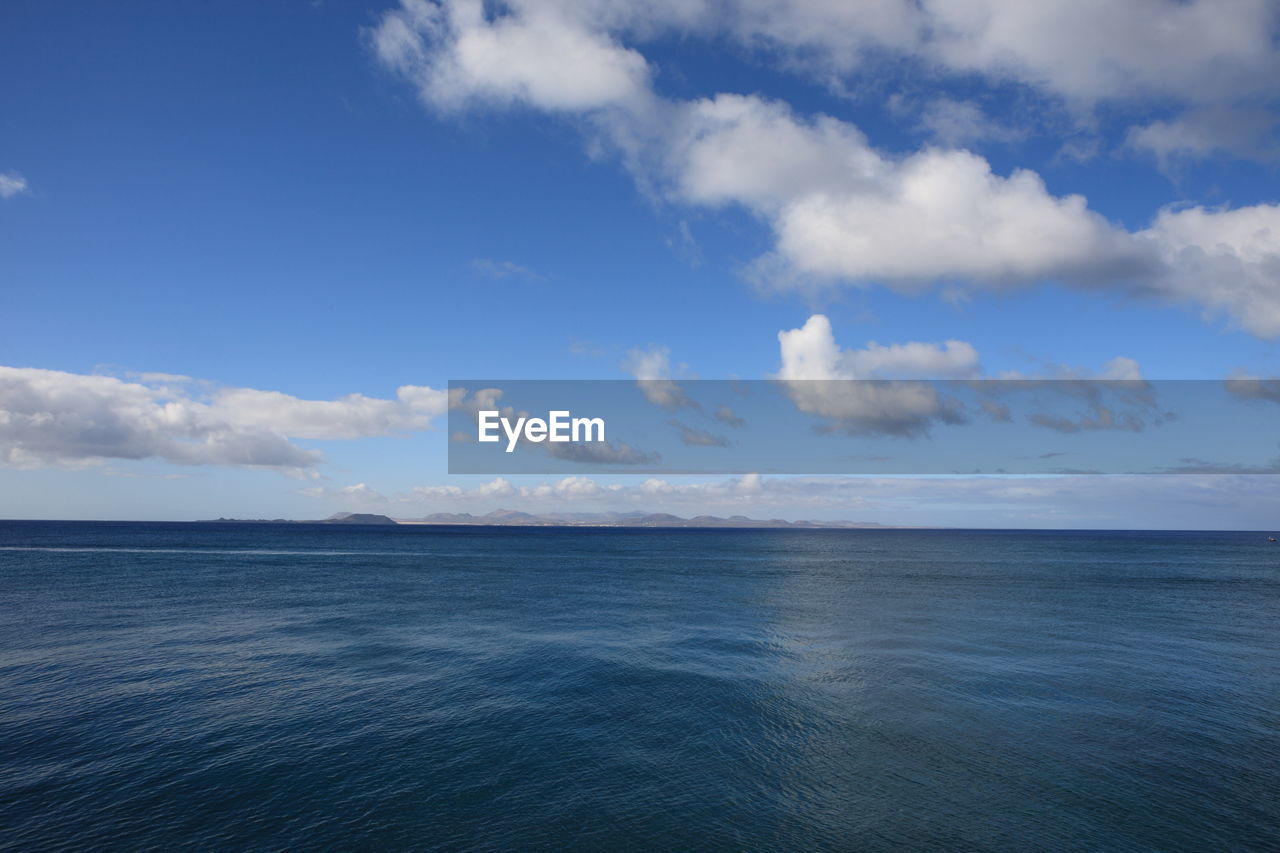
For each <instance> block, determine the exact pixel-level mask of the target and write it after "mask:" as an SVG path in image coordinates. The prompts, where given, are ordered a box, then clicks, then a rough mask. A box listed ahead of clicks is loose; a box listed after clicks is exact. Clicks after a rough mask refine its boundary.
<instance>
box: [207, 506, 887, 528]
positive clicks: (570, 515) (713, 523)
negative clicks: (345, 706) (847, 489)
mask: <svg viewBox="0 0 1280 853" xmlns="http://www.w3.org/2000/svg"><path fill="white" fill-rule="evenodd" d="M205 523H208V524H218V523H238V524H380V525H386V524H411V525H472V526H477V527H729V528H752V527H759V528H788V529H837V530H863V529H875V528H882V529H890V528H891V525H885V524H877V523H875V522H873V521H787V520H785V519H782V518H770V519H758V518H748V517H747V516H745V515H731V516H729V517H728V518H723V517H721V516H718V515H697V516H694V517H693V518H682V517H681V516H678V515H671V514H670V513H665V512H557V513H546V514H541V515H535V514H533V513H528V512H519V511H517V510H509V509H496V510H494V511H493V512H489V513H485V514H484V515H472V514H471V513H469V512H437V513H435V514H433V515H427V516H423V517H422V518H400V519H396V518H391V517H390V516H386V515H376V514H374V513H367V512H339V513H336V514H334V515H331V516H329V517H328V518H322V519H315V520H294V519H287V518H214V519H207V520H205Z"/></svg>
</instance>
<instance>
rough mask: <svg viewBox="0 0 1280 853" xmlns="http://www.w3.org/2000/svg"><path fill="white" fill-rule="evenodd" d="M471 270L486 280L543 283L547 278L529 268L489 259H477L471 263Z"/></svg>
mask: <svg viewBox="0 0 1280 853" xmlns="http://www.w3.org/2000/svg"><path fill="white" fill-rule="evenodd" d="M471 268H472V269H473V270H475V271H476V272H478V273H479V274H480V275H482V276H485V277H486V278H492V279H496V280H501V279H504V278H523V279H528V280H529V281H541V280H542V279H543V278H545V276H543V275H541V274H539V273H537V272H534V271H533V270H531V269H529V268H528V267H523V266H520V265H519V264H515V263H512V262H511V261H495V260H491V259H489V258H476V259H475V260H474V261H472V262H471Z"/></svg>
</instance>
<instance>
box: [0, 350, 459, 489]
mask: <svg viewBox="0 0 1280 853" xmlns="http://www.w3.org/2000/svg"><path fill="white" fill-rule="evenodd" d="M148 376H149V377H150V378H148V379H138V380H137V381H126V380H123V379H119V378H116V377H113V376H98V375H84V374H76V373H65V372H62V371H57V370H40V369H34V368H14V367H0V462H3V463H7V464H9V465H16V466H24V467H42V466H49V465H78V464H96V463H98V462H100V461H102V460H105V459H149V458H158V459H163V460H165V461H168V462H173V463H178V464H184V465H205V464H209V465H231V466H245V467H264V468H277V469H281V470H284V471H287V472H295V473H296V472H301V471H304V470H306V469H310V468H313V467H314V466H315V465H316V464H318V463H319V462H320V461H321V460H322V458H323V455H322V454H321V453H320V451H318V450H312V449H307V448H303V447H299V446H298V445H296V444H294V443H293V442H292V440H291V439H340V438H358V437H363V436H370V435H387V434H390V433H395V432H402V431H412V430H422V429H427V428H429V427H430V426H431V419H432V418H434V417H436V416H437V415H439V414H442V413H443V412H444V410H445V405H446V395H445V393H444V392H441V391H435V390H433V389H431V388H426V387H421V386H411V385H406V386H403V387H401V388H400V389H399V390H398V392H397V397H396V399H395V400H383V399H377V398H371V397H365V396H363V395H360V394H352V395H348V396H347V397H343V398H341V399H339V400H303V399H299V398H297V397H291V396H289V395H287V394H282V393H280V392H275V391H260V390H256V389H251V388H222V389H214V390H212V391H210V390H208V389H207V388H205V387H204V385H203V383H196V382H193V381H190V380H186V378H185V377H175V376H170V375H168V374H149V375H148Z"/></svg>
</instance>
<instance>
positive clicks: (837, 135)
mask: <svg viewBox="0 0 1280 853" xmlns="http://www.w3.org/2000/svg"><path fill="white" fill-rule="evenodd" d="M1032 7H1034V8H1032ZM1276 24H1277V19H1276V10H1275V8H1274V5H1273V4H1270V3H1264V2H1251V1H1250V0H1238V2H1216V3H1208V2H1193V3H1175V2H1172V0H1168V1H1167V2H1166V0H1141V1H1140V2H1135V3H1132V4H1124V5H1123V7H1113V4H1080V3H1065V2H1062V3H1059V2H1046V3H1043V4H1019V3H1010V2H999V0H982V2H969V3H960V2H936V3H932V4H925V5H924V6H922V7H918V6H916V5H915V4H909V3H901V4H900V3H897V2H891V0H885V2H878V3H866V4H835V3H832V4H823V3H805V4H786V3H775V4H764V3H754V2H746V0H743V2H726V3H720V4H704V3H701V2H698V0H687V2H681V1H678V0H669V2H660V3H655V4H646V5H645V6H644V7H643V11H641V7H640V6H638V5H636V4H628V3H621V2H614V1H613V0H591V2H582V3H574V4H568V3H559V2H554V0H544V2H536V3H535V2H521V3H512V4H510V5H503V4H491V5H490V6H489V7H487V8H481V7H479V6H473V5H471V4H468V3H461V2H458V3H447V4H445V5H444V6H439V5H436V4H433V3H429V2H420V3H419V2H411V3H407V4H405V5H403V6H400V5H396V4H395V3H390V2H389V3H381V4H371V5H370V4H356V3H337V2H321V3H303V2H296V3H294V2H285V3H279V4H271V5H270V6H269V7H266V8H264V7H263V6H262V5H261V4H250V3H238V4H219V5H217V6H196V5H191V4H172V3H154V4H145V3H138V4H131V5H130V7H129V11H128V13H127V14H126V13H123V12H121V11H119V10H115V11H112V10H110V9H108V8H106V7H103V6H102V5H101V4H88V3H80V4H76V3H67V4H62V3H27V2H14V3H9V4H6V9H5V11H4V12H3V13H0V75H2V79H3V80H5V81H6V84H5V85H4V86H3V87H2V88H0V128H3V133H0V176H3V179H0V324H2V326H0V331H2V333H0V365H5V366H8V367H9V368H12V370H11V371H10V372H8V373H7V374H5V378H4V380H3V382H0V413H4V414H5V417H4V418H3V419H0V424H2V425H0V460H3V461H5V462H6V463H7V464H6V465H5V467H3V468H0V516H5V517H88V518H112V517H114V518H157V517H163V518H198V517H206V516H217V515H230V514H234V515H255V516H256V515H267V516H287V517H313V516H323V515H327V514H328V513H330V512H333V511H336V510H354V509H361V510H376V511H386V512H388V513H389V514H392V515H398V516H404V517H408V516H412V515H418V514H422V513H425V512H430V511H438V510H450V511H453V510H465V511H481V512H482V511H486V510H488V509H493V508H496V507H497V506H517V505H518V506H519V507H520V508H534V509H544V510H548V511H551V510H552V509H563V508H572V509H585V510H590V509H616V508H619V507H620V506H622V505H624V504H625V505H626V508H641V509H671V510H672V511H680V512H684V511H685V510H689V509H696V510H697V511H702V510H704V509H705V510H707V511H727V510H732V511H740V512H744V513H745V514H748V515H767V516H774V515H785V516H788V517H801V516H810V517H841V518H870V519H873V520H879V521H886V522H893V523H988V522H990V523H995V524H1018V523H1020V522H1022V521H1025V520H1026V519H1031V518H1032V517H1033V516H1035V517H1036V518H1039V519H1040V521H1036V522H1035V523H1032V526H1038V525H1039V524H1040V523H1041V522H1043V523H1054V524H1058V523H1061V524H1064V525H1067V526H1072V525H1086V526H1089V525H1104V526H1115V525H1119V526H1124V525H1125V524H1130V523H1132V524H1135V525H1141V526H1163V525H1164V524H1166V523H1167V524H1169V525H1172V526H1177V525H1180V524H1184V523H1187V520H1189V519H1190V520H1194V519H1203V518H1206V517H1207V516H1206V512H1209V511H1208V510H1206V509H1205V504H1204V503H1203V501H1205V500H1207V498H1206V495H1207V494H1211V495H1212V501H1211V503H1212V505H1213V507H1215V508H1214V509H1213V510H1212V513H1216V515H1213V516H1212V518H1211V519H1210V522H1211V526H1236V525H1235V524H1233V520H1235V519H1238V518H1242V517H1247V525H1246V526H1266V524H1265V521H1266V517H1267V514H1269V513H1271V511H1272V510H1273V509H1274V507H1275V502H1276V500H1277V499H1278V498H1280V489H1276V491H1277V492H1278V494H1277V495H1276V496H1274V497H1272V496H1271V492H1272V490H1273V489H1275V487H1273V486H1271V484H1270V479H1269V478H1266V477H1262V478H1256V481H1254V480H1251V481H1249V484H1248V486H1247V487H1246V486H1242V485H1239V484H1237V485H1235V486H1232V485H1230V483H1228V480H1229V479H1231V478H1222V477H1219V478H1216V479H1214V478H1208V479H1206V478H1198V479H1197V478H1157V479H1158V482H1154V481H1151V480H1149V479H1148V480H1140V481H1139V482H1137V483H1133V484H1129V483H1127V482H1126V483H1124V484H1117V482H1116V481H1115V480H1112V479H1108V478H1094V479H1093V480H1088V479H1082V480H1080V481H1073V482H1072V483H1071V484H1070V485H1069V486H1065V487H1064V486H1063V485H1061V484H1060V483H1057V482H1050V481H1044V482H1043V483H1042V486H1043V490H1044V495H1043V496H1042V497H1037V498H1036V500H1037V501H1038V502H1037V503H1036V504H1035V506H1034V507H1031V508H1029V507H1028V505H1027V504H1026V502H1025V500H1022V499H1019V498H1017V497H1013V498H1010V497H1007V496H1003V495H997V496H995V497H991V494H992V492H993V490H998V489H1002V488H1007V484H1004V485H1000V484H997V485H991V484H989V483H982V482H976V481H975V482H974V483H970V484H969V485H968V486H965V485H963V484H959V485H957V484H956V483H948V484H946V485H945V486H937V485H936V484H935V483H933V482H932V481H926V480H920V481H914V485H912V486H910V487H909V488H908V487H903V486H898V485H895V486H893V488H895V489H899V492H895V493H894V496H893V497H892V499H890V498H884V497H875V495H878V494H879V495H883V490H879V491H878V490H877V488H876V486H875V484H872V483H868V482H864V483H862V484H860V486H859V484H858V483H853V484H849V483H844V482H841V483H826V484H821V483H820V484H811V485H810V487H809V491H807V492H802V491H801V490H800V489H799V487H798V486H796V485H794V484H792V485H787V486H786V487H785V488H783V487H782V486H781V485H780V486H779V487H778V488H777V491H776V493H770V492H769V488H770V487H768V486H766V487H765V488H764V489H763V491H761V492H759V493H756V492H751V490H750V489H749V488H745V487H744V488H741V489H739V491H738V492H734V491H733V489H732V488H731V487H726V486H724V484H723V483H711V482H704V481H699V480H687V481H685V480H681V479H679V478H673V479H671V480H670V481H669V483H668V485H675V484H678V485H681V486H685V487H689V488H687V489H686V490H685V492H683V493H681V494H676V493H675V492H672V491H666V492H664V491H663V490H662V489H661V488H660V487H657V486H655V487H652V488H650V489H649V490H648V491H642V490H641V485H642V484H643V483H644V482H645V479H646V478H644V477H632V478H627V477H612V478H607V482H606V481H605V480H600V481H599V482H596V481H594V480H593V481H591V482H592V483H593V484H594V486H596V487H597V488H596V489H594V490H593V488H592V487H591V486H588V485H585V484H583V483H576V482H575V483H571V484H569V485H567V486H563V487H561V486H559V483H558V481H556V480H545V479H538V478H515V479H512V480H510V481H508V482H507V486H506V487H505V488H504V487H502V486H492V484H491V482H490V478H478V477H475V478H463V477H459V478H450V477H449V476H448V474H447V473H446V462H445V454H446V441H445V430H444V427H443V418H442V417H441V415H442V410H441V409H440V405H441V404H440V401H439V400H438V399H437V398H434V397H432V396H431V394H430V393H429V392H428V389H429V391H430V392H440V391H441V389H443V388H445V386H446V384H447V382H448V380H449V379H451V378H461V377H494V378H504V377H505V378H513V379H514V378H555V379H573V378H580V379H595V378H600V379H604V378H608V379H617V378H626V377H628V376H630V375H631V372H629V371H634V368H635V366H636V365H637V364H639V363H642V362H643V363H645V364H648V365H649V366H650V368H651V369H653V370H656V371H658V372H659V373H662V374H664V375H670V376H675V377H677V378H680V377H702V378H729V377H744V378H761V377H765V376H769V375H772V374H774V373H775V372H777V371H778V370H779V369H780V367H781V366H782V362H783V353H782V351H781V349H780V342H779V337H778V336H779V333H780V332H785V331H788V330H797V329H813V328H816V327H813V326H809V325H807V324H808V323H809V320H810V318H811V317H813V316H814V315H822V316H824V317H826V318H827V319H828V320H829V330H830V331H829V336H828V338H825V339H822V340H818V339H817V338H814V339H813V340H807V341H805V342H803V343H812V344H814V345H821V346H828V345H834V346H835V347H836V350H835V351H836V352H837V355H836V356H835V357H834V360H833V361H832V362H831V364H832V365H833V367H832V369H833V370H834V371H836V375H838V376H840V377H842V378H850V377H852V375H853V374H852V373H850V371H856V370H857V369H858V367H857V366H858V365H864V366H865V365H866V364H867V363H868V360H867V357H866V356H859V355H857V353H858V352H860V351H864V350H867V348H868V345H869V344H870V343H871V342H877V343H879V344H881V345H883V346H886V347H892V346H894V345H898V346H900V347H903V348H902V349H899V350H893V351H892V352H890V353H888V354H887V355H885V354H884V353H882V355H885V357H886V358H888V362H886V363H885V364H883V365H881V366H882V368H883V370H884V371H886V372H893V370H894V369H895V368H897V369H901V370H902V371H905V372H912V371H913V370H914V369H915V367H917V366H918V365H915V364H914V363H912V362H911V358H912V356H911V353H913V352H914V353H916V354H917V355H918V354H919V353H920V352H922V351H924V350H922V349H920V348H916V349H915V350H908V349H906V348H905V345H908V344H911V343H916V344H923V345H927V347H933V348H934V349H938V348H940V347H941V346H942V345H943V342H945V341H961V342H964V343H965V344H966V345H968V346H969V347H971V349H972V351H973V352H974V353H976V362H975V365H976V366H975V367H974V368H973V369H974V370H976V371H978V372H977V373H975V375H983V376H1001V375H1006V374H1008V373H1010V372H1016V373H1018V374H1020V375H1025V374H1033V375H1039V376H1052V375H1066V374H1069V375H1081V376H1083V375H1105V373H1106V371H1107V370H1108V369H1109V368H1108V364H1111V363H1112V360H1113V359H1116V358H1117V357H1121V358H1124V359H1131V360H1132V361H1133V362H1135V363H1136V369H1137V370H1139V371H1140V373H1141V375H1142V376H1143V377H1146V378H1170V379H1190V378H1200V379H1220V378H1224V377H1227V376H1231V375H1237V374H1241V373H1247V374H1250V375H1255V376H1273V375H1277V374H1280V357H1278V354H1277V351H1276V346H1275V339H1276V337H1277V335H1280V212H1278V209H1277V208H1276V206H1275V203H1276V201H1277V196H1278V195H1280V192H1278V191H1277V179H1276V171H1275V168H1276V159H1275V158H1276V153H1277V139H1276V115H1277V114H1276V112H1275V108H1276V106H1277V94H1278V92H1277V87H1276V83H1275V81H1276V80H1278V79H1280V75H1278V74H1277V71H1278V70H1280V51H1277V49H1276V47H1275V38H1274V36H1275V34H1276ZM1077 196H1078V197H1079V198H1075V197H1077ZM813 334H814V335H816V336H818V337H821V335H820V333H819V332H813ZM823 334H825V332H824V333H823ZM895 359H896V360H895ZM1127 363H1128V362H1126V364H1127ZM841 371H843V372H841ZM155 374H167V375H168V376H169V378H161V377H158V376H156V375H155ZM177 377H185V378H182V379H179V378H177ZM815 378H817V377H815ZM406 386H408V387H410V388H412V389H419V390H417V391H411V392H407V393H405V394H400V395H399V396H398V389H401V388H403V387H406ZM237 389H241V390H243V389H250V390H251V391H252V392H254V393H247V394H246V393H235V392H236V391H237ZM268 394H271V395H274V396H263V395H268ZM350 395H360V396H359V397H358V398H352V397H350ZM333 401H345V402H339V403H336V404H334V403H333ZM321 404H329V405H321ZM166 407H167V408H166ZM744 473H747V472H744ZM1235 479H1236V480H1239V479H1240V478H1235ZM608 485H616V486H620V488H617V489H612V490H610V489H607V488H604V487H605V486H608ZM544 487H545V488H544ZM860 487H861V489H862V490H861V491H859V488H860ZM540 488H542V489H543V491H542V492H541V493H540V492H539V491H538V490H539V489H540ZM557 488H558V491H557ZM965 488H969V489H972V490H974V491H973V492H963V490H964V489H965ZM726 489H727V491H726ZM904 489H906V491H903V490H904ZM930 489H932V491H930ZM548 490H549V491H548ZM1133 490H1138V491H1137V492H1134V491H1133ZM1206 490H1207V491H1206ZM459 493H460V494H459ZM962 493H963V494H964V495H965V496H964V497H957V495H960V494H962ZM974 493H981V494H982V495H984V496H985V497H983V500H984V501H988V503H982V504H981V505H980V508H981V510H982V512H981V513H979V515H981V518H977V519H975V515H974V512H975V510H974V509H973V508H974V506H975V502H974V499H973V498H972V494H974ZM1136 493H1141V494H1147V495H1150V498H1151V500H1154V501H1156V503H1155V504H1154V505H1153V506H1151V507H1144V509H1143V510H1142V511H1141V513H1137V512H1136V511H1135V510H1134V509H1132V505H1133V503H1134V498H1133V495H1134V494H1136ZM1231 494H1242V495H1243V494H1248V495H1249V498H1248V502H1247V504H1248V505H1247V507H1246V506H1243V505H1242V506H1233V505H1232V502H1231V501H1230V500H1229V499H1228V497H1224V496H1230V495H1231ZM877 501H879V502H877ZM1000 501H1004V503H1000ZM1020 501H1021V502H1020ZM1197 501H1200V503H1197ZM1126 507H1129V508H1128V509H1126ZM1020 512H1021V513H1022V514H1021V515H1019V513H1020ZM982 513H985V515H982ZM690 514H691V513H690ZM1037 514H1039V515H1037ZM1108 521H1110V522H1112V523H1111V524H1107V523H1106V522H1108ZM1027 523H1031V522H1027Z"/></svg>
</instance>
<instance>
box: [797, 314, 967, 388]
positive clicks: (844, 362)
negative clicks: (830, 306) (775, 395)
mask: <svg viewBox="0 0 1280 853" xmlns="http://www.w3.org/2000/svg"><path fill="white" fill-rule="evenodd" d="M778 343H779V345H780V349H781V355H782V368H781V369H780V370H779V371H778V378H780V379H967V378H972V377H976V376H978V375H979V374H980V373H981V365H980V364H979V360H978V351H977V350H976V349H974V348H973V345H972V344H970V343H968V342H967V341H956V340H951V341H946V342H944V343H941V344H926V343H918V342H915V341H913V342H911V343H905V344H892V345H889V346H883V345H881V344H878V343H876V342H875V341H872V342H870V343H869V344H867V346H866V347H865V348H863V349H860V350H842V349H841V348H840V347H839V345H838V344H837V343H836V340H835V332H834V331H833V330H832V328H831V321H830V320H828V319H827V318H826V317H825V316H824V315H822V314H814V315H813V316H812V317H810V318H809V319H808V320H807V321H805V324H804V325H803V326H801V327H800V328H799V329H790V330H785V331H781V332H779V333H778Z"/></svg>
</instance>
